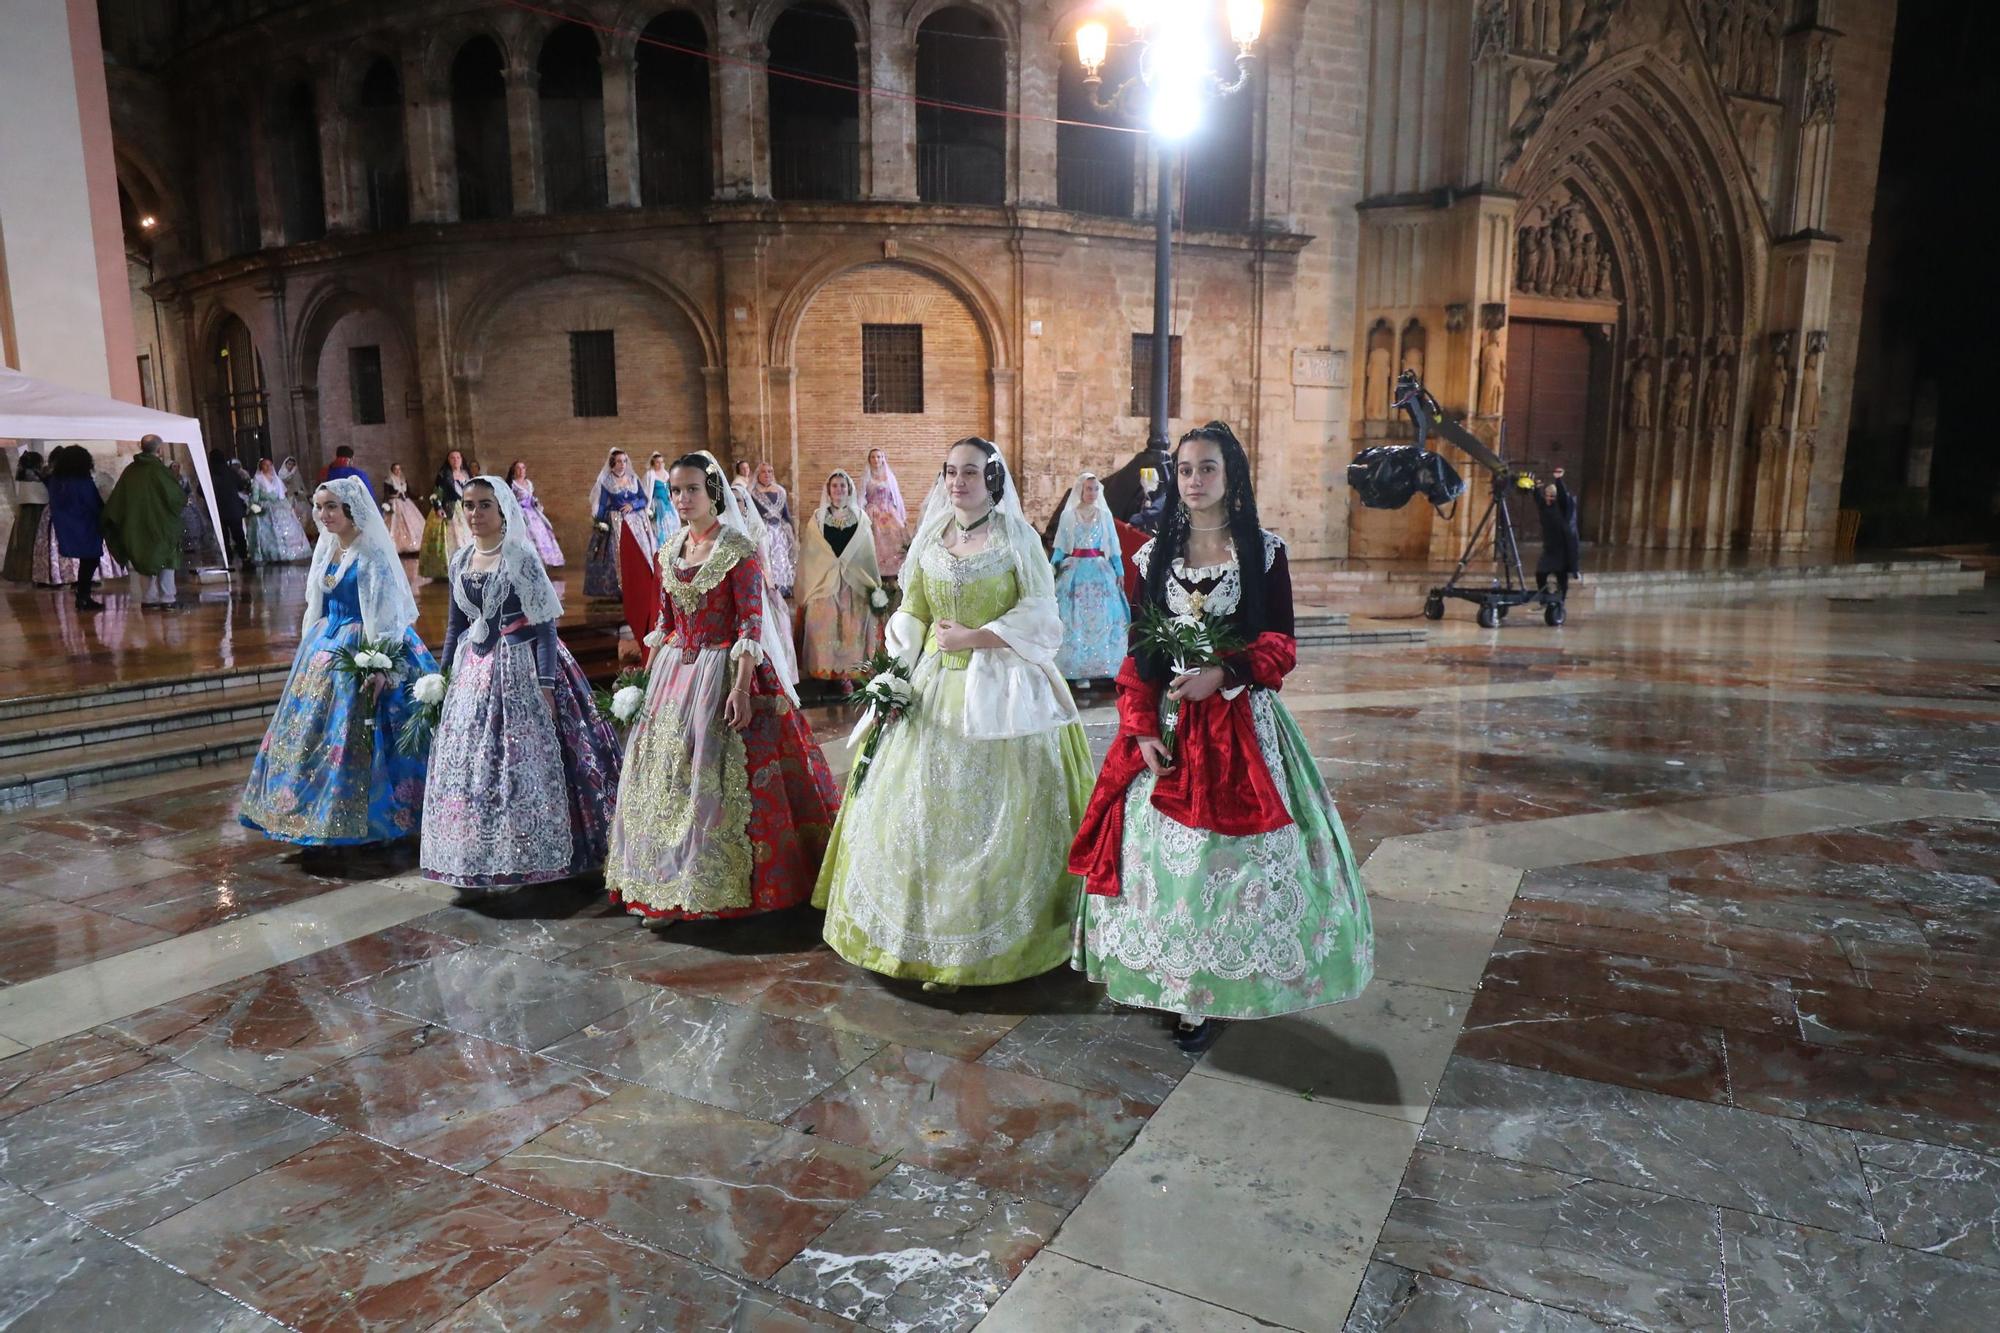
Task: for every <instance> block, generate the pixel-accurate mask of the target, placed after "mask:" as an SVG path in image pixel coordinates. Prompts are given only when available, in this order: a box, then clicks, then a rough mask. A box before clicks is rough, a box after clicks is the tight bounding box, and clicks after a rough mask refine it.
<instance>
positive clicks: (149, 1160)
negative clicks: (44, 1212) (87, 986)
mask: <svg viewBox="0 0 2000 1333" xmlns="http://www.w3.org/2000/svg"><path fill="white" fill-rule="evenodd" d="M333 1132H334V1130H333V1127H332V1126H331V1125H328V1124H326V1123H325V1122H324V1121H320V1120H315V1119H314V1118H313V1117H311V1116H309V1115H302V1114H301V1113H299V1112H297V1111H294V1110H292V1109H291V1108H290V1107H287V1106H278V1105H276V1104H275V1103H272V1102H267V1101H264V1100H262V1099H260V1098H257V1097H252V1096H250V1095H249V1094H247V1093H244V1092H240V1091H238V1090H237V1089H235V1088H232V1087H230V1086H229V1085H228V1084H225V1083H219V1082H217V1081H216V1080H214V1079H212V1078H208V1077H205V1076H204V1075H201V1074H197V1073H194V1072H192V1071H190V1070H186V1069H182V1068H180V1067H178V1066H176V1065H170V1064H151V1065H147V1066H145V1067H143V1068H140V1069H136V1070H133V1071H132V1072H131V1073H129V1074H121V1075H119V1076H118V1077H117V1078H113V1079H108V1080H106V1081H104V1082H102V1083H98V1084H96V1085H94V1086H92V1087H88V1088H85V1089H83V1090H82V1091H80V1092H75V1093H72V1094H70V1095H69V1096H67V1097H65V1098H63V1099H62V1100H60V1101H55V1102H48V1103H45V1104H43V1105H41V1106H38V1107H36V1108H34V1109H33V1110H31V1111H23V1112H22V1113H21V1114H20V1115H17V1116H15V1117H14V1118H13V1119H12V1120H8V1121H5V1122H0V1179H5V1180H7V1181H10V1182H12V1183H13V1184H15V1185H18V1186H20V1187H21V1188H22V1189H24V1190H27V1191H28V1192H29V1193H30V1194H33V1195H34V1196H35V1197H37V1198H39V1199H44V1200H46V1201H47V1202H49V1203H52V1204H55V1205H56V1206H57V1207H60V1208H64V1209H67V1210H68V1211H69V1212H71V1213H74V1214H75V1215H77V1216H78V1217H81V1218H83V1219H84V1220H85V1221H87V1222H90V1223H92V1224H94V1225H96V1226H99V1227H102V1228H103V1229H104V1230H106V1231H109V1232H111V1233H112V1234H113V1235H117V1236H125V1235H130V1234H131V1233H133V1232H135V1231H138V1230H139V1229H140V1228H142V1227H146V1226H150V1225H151V1224H153V1223H154V1222H157V1221H159V1220H160V1219H161V1218H163V1217H169V1216H172V1215H173V1214H175V1213H177V1212H180V1211H181V1210H182V1209H184V1208H186V1207H188V1206H189V1205H190V1204H194V1203H198V1202H199V1201H201V1200H203V1199H206V1198H208V1197H209V1196H210V1195H212V1194H215V1193H216V1192H218V1191H220V1190H224V1189H227V1188H228V1187H229V1186H231V1185H234V1184H235V1183H237V1182H238V1181H240V1180H243V1179H244V1178H245V1177H248V1176H251V1175H254V1174H256V1173H257V1172H259V1171H262V1170H263V1169H265V1168H266V1167H268V1166H270V1165H272V1164H273V1163H275V1162H281V1161H283V1160H284V1159H285V1158H287V1157H290V1156H292V1155H293V1154H294V1153H297V1152H300V1151H302V1150H304V1149H306V1148H309V1147H311V1146H312V1145H314V1144H316V1143H319V1142H321V1141H322V1140H324V1139H326V1138H328V1137H329V1136H331V1135H332V1134H333Z"/></svg>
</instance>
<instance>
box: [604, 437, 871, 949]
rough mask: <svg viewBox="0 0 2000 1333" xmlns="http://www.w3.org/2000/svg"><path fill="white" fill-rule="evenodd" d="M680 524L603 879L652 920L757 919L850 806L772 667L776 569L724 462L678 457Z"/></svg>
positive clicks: (806, 887)
mask: <svg viewBox="0 0 2000 1333" xmlns="http://www.w3.org/2000/svg"><path fill="white" fill-rule="evenodd" d="M668 479H669V481H668V484H669V487H670V492H671V495H672V498H673V505H674V509H675V512H676V513H677V514H678V515H679V516H680V520H681V527H680V530H679V531H678V532H676V533H675V534H674V535H673V536H672V538H671V539H670V540H669V541H668V542H667V543H666V544H665V545H663V546H662V547H660V552H659V564H658V572H659V576H660V597H659V615H658V619H657V620H656V622H655V627H654V630H653V632H652V633H651V634H649V635H647V636H646V643H647V646H648V648H649V649H651V659H650V665H651V669H652V675H651V679H650V680H649V681H648V683H647V686H646V701H645V705H644V707H643V708H642V709H641V711H640V714H639V718H638V722H637V724H636V725H635V726H634V728H633V730H632V735H631V739H630V740H629V741H628V742H627V744H626V747H625V766H624V772H623V776H622V778H621V779H620V782H619V787H618V805H617V810H616V813H615V815H614V816H613V819H612V824H611V853H610V859H609V862H608V864H607V865H606V867H605V883H606V885H607V886H608V887H609V889H610V891H611V901H612V902H613V903H615V904H617V905H619V906H621V907H623V908H624V909H625V910H626V911H628V912H630V913H632V914H633V915H634V916H638V917H642V918H644V919H645V920H646V922H647V924H649V925H653V926H665V925H668V924H671V923H672V922H675V921H683V920H688V919H690V918H695V917H728V916H748V915H751V914H752V913H756V912H770V911H776V910H778V909H780V908H785V907H793V906H796V905H797V904H799V903H802V902H804V901H806V900H807V899H808V898H809V897H811V895H812V888H813V881H814V880H815V879H816V878H817V877H818V874H819V865H820V858H821V855H822V854H823V853H824V852H825V850H826V843H827V838H828V835H829V834H830V833H831V832H832V829H833V816H834V808H835V806H836V805H837V803H838V797H837V796H836V795H835V791H834V785H833V777H832V775H831V774H830V773H829V772H828V771H827V766H826V757H825V756H824V755H822V754H821V753H820V749H819V745H818V743H817V742H815V741H814V740H813V737H812V731H811V729H810V728H809V727H807V726H806V722H805V719H804V718H803V717H801V716H800V715H799V712H798V699H797V697H796V696H795V695H793V694H792V693H791V691H790V689H789V687H788V686H786V685H785V684H784V683H783V682H782V681H780V679H779V678H778V676H777V675H776V673H774V672H773V671H772V669H771V658H772V656H773V652H774V649H775V647H776V645H777V643H778V636H779V635H781V634H783V633H784V632H785V630H784V627H782V626H779V625H777V624H775V623H773V622H771V621H769V620H767V619H766V618H765V616H764V575H763V571H762V570H761V569H760V568H759V566H758V563H757V547H756V543H755V542H754V540H753V539H752V538H751V536H750V535H749V532H748V531H747V528H746V525H745V523H744V520H743V517H742V515H741V513H740V512H739V510H738V507H737V503H736V497H735V496H734V494H733V493H732V492H731V491H730V488H729V486H728V483H727V479H726V477H725V475H724V473H723V471H722V467H721V465H720V464H719V463H717V462H716V461H715V459H714V457H713V456H711V455H709V454H707V453H698V454H688V455H686V456H684V457H682V458H680V459H678V460H676V461H675V463H674V465H673V467H672V468H671V469H670V470H669V472H668Z"/></svg>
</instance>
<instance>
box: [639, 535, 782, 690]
mask: <svg viewBox="0 0 2000 1333" xmlns="http://www.w3.org/2000/svg"><path fill="white" fill-rule="evenodd" d="M686 532H687V530H686V529H685V528H684V529H682V533H683V534H684V535H683V536H682V537H681V538H680V539H679V540H670V541H668V542H667V543H666V544H665V545H664V546H662V547H661V548H660V556H659V563H660V626H661V628H662V629H664V630H665V631H666V634H667V643H666V649H667V650H670V651H676V652H678V653H679V654H680V656H681V660H682V661H683V662H692V661H694V659H695V658H696V657H697V656H698V655H700V653H701V651H702V650H703V649H705V648H730V647H732V646H734V645H735V644H738V643H746V642H747V643H756V642H757V641H758V638H759V636H760V635H761V634H762V633H763V628H764V574H763V570H762V569H761V568H760V567H759V566H758V564H757V555H756V551H755V550H754V549H753V548H752V546H751V544H750V539H749V538H748V537H746V536H744V535H743V534H741V533H739V532H737V531H735V530H734V529H733V528H724V529H723V530H722V532H721V534H720V535H719V536H718V537H717V538H716V542H715V549H714V550H713V551H711V552H710V553H709V557H708V559H707V560H705V561H703V562H702V563H701V565H700V566H698V567H697V568H694V569H682V568H681V567H680V553H681V550H682V548H683V547H685V546H686V544H687V540H688V538H687V536H686V535H685V534H686Z"/></svg>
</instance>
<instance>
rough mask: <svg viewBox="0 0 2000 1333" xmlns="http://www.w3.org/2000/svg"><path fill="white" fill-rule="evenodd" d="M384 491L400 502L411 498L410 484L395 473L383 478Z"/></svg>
mask: <svg viewBox="0 0 2000 1333" xmlns="http://www.w3.org/2000/svg"><path fill="white" fill-rule="evenodd" d="M382 489H383V490H386V491H387V492H389V494H390V495H391V496H393V497H394V498H396V499H398V500H407V499H409V498H410V483H409V482H408V481H406V480H404V479H403V478H401V477H399V476H397V475H396V474H395V473H393V472H391V473H390V474H389V475H388V476H386V477H384V478H382Z"/></svg>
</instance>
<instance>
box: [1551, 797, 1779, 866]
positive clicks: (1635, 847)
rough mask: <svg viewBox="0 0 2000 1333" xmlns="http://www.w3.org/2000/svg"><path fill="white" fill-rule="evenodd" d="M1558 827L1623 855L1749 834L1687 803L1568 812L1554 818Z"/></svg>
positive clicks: (1715, 843)
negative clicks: (1700, 815) (1699, 814)
mask: <svg viewBox="0 0 2000 1333" xmlns="http://www.w3.org/2000/svg"><path fill="white" fill-rule="evenodd" d="M1549 822H1550V824H1551V825H1553V826H1554V827H1555V828H1556V829H1557V830H1558V831H1560V832H1561V833H1563V834H1564V835H1566V836H1568V837H1572V838H1581V839H1583V840H1584V841H1585V842H1593V843H1597V844H1599V845H1601V846H1604V847H1609V848H1611V849H1612V850H1613V851H1614V852H1615V853H1616V854H1618V855H1620V856H1645V855H1649V854H1655V853H1659V852H1679V851H1687V850H1690V849H1692V848H1696V847H1716V846H1720V845H1722V844H1725V843H1733V842H1743V841H1745V840H1747V839H1748V837H1749V835H1748V834H1745V833H1738V832H1735V831H1734V830H1731V829H1726V828H1722V827H1720V826H1718V825H1715V824H1710V823H1707V822H1705V821H1703V820H1701V819H1697V818H1695V817H1693V816H1691V815H1690V814H1689V813H1688V809H1687V804H1686V803H1683V802H1676V803H1675V804H1673V805H1671V806H1664V807H1662V806H1652V807H1648V808H1644V809H1638V810H1606V811H1603V812H1600V813H1597V814H1588V815H1565V816H1563V817H1562V818H1560V819H1556V820H1550V821H1549Z"/></svg>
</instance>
